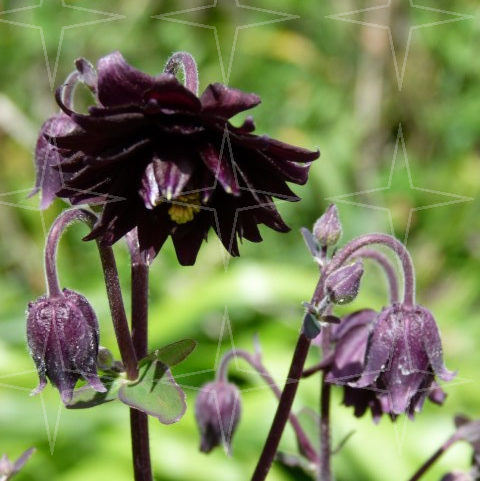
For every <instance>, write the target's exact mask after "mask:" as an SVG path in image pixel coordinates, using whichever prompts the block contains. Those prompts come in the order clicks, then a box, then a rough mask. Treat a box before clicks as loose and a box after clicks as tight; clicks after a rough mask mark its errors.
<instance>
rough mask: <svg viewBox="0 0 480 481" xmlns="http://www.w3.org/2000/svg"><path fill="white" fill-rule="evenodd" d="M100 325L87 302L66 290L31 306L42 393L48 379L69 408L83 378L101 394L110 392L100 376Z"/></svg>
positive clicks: (30, 336) (32, 337)
mask: <svg viewBox="0 0 480 481" xmlns="http://www.w3.org/2000/svg"><path fill="white" fill-rule="evenodd" d="M98 336H99V330H98V322H97V317H96V316H95V312H94V311H93V309H92V307H91V306H90V304H89V303H88V301H87V299H86V298H85V297H83V296H82V295H80V294H77V293H76V292H73V291H71V290H69V289H64V290H63V293H62V295H61V296H54V297H49V296H42V297H39V298H38V299H37V300H36V301H35V302H31V303H30V304H29V306H28V317H27V340H28V346H29V348H30V354H31V356H32V358H33V360H34V362H35V364H36V366H37V370H38V375H39V377H40V384H39V385H38V387H37V388H36V389H35V390H34V391H33V393H32V394H38V393H39V392H41V391H42V390H43V389H44V387H45V385H46V384H47V378H48V379H50V381H51V382H52V384H53V385H54V386H56V387H57V388H58V390H59V391H60V394H61V396H62V400H63V402H64V403H65V404H68V403H69V402H70V400H71V398H72V393H73V388H74V387H75V384H76V383H77V381H78V380H79V379H80V377H83V378H84V379H85V380H86V381H87V382H88V384H89V385H90V386H91V387H92V388H93V389H95V390H96V391H98V392H105V391H106V389H105V387H104V386H103V384H102V383H101V381H100V379H99V378H98V375H97V355H98Z"/></svg>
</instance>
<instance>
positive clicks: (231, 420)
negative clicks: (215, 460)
mask: <svg viewBox="0 0 480 481" xmlns="http://www.w3.org/2000/svg"><path fill="white" fill-rule="evenodd" d="M240 413H241V403H240V392H239V391H238V389H237V387H236V386H235V385H234V384H231V383H228V382H225V381H214V382H210V383H208V384H205V386H203V387H202V389H201V390H200V392H199V394H198V397H197V400H196V403H195V417H196V419H197V424H198V427H199V429H200V436H201V442H200V451H202V452H204V453H209V452H210V451H211V450H212V449H213V448H214V447H216V446H220V445H221V444H222V443H223V444H225V446H226V448H227V450H228V452H230V448H231V442H232V437H233V434H234V432H235V428H236V427H237V424H238V421H239V420H240Z"/></svg>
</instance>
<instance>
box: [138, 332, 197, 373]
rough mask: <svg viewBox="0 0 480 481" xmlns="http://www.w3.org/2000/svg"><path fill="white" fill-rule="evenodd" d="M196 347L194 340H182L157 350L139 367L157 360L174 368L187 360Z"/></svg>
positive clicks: (143, 360) (144, 359) (141, 362)
mask: <svg viewBox="0 0 480 481" xmlns="http://www.w3.org/2000/svg"><path fill="white" fill-rule="evenodd" d="M196 346H197V343H196V341H194V340H193V339H182V340H181V341H177V342H174V343H172V344H168V345H167V346H164V347H161V348H160V349H156V350H155V351H154V352H152V353H151V354H149V355H148V356H147V357H145V358H143V359H142V360H141V361H140V363H139V365H140V366H141V365H142V364H145V363H149V362H151V361H155V360H157V361H160V362H162V363H163V364H166V365H167V366H170V367H172V366H175V365H177V364H179V363H180V362H182V361H183V360H185V359H186V358H187V357H188V356H189V355H190V354H191V353H192V351H193V350H194V349H195V347H196Z"/></svg>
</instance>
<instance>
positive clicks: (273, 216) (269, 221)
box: [252, 202, 290, 232]
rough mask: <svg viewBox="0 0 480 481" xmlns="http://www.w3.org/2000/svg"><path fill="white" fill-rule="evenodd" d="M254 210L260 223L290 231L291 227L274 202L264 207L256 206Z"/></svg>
mask: <svg viewBox="0 0 480 481" xmlns="http://www.w3.org/2000/svg"><path fill="white" fill-rule="evenodd" d="M252 211H253V215H254V217H255V219H256V220H257V221H258V223H259V224H265V225H266V226H267V227H270V229H273V230H276V231H277V232H290V227H288V225H287V224H285V222H284V221H283V219H282V217H281V216H280V214H279V213H278V211H277V209H276V208H275V205H274V204H273V202H272V203H271V204H268V205H264V206H262V207H254V208H253V209H252Z"/></svg>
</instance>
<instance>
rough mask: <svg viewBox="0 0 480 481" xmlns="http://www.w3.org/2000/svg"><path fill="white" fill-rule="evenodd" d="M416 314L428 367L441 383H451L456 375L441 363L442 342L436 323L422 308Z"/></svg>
mask: <svg viewBox="0 0 480 481" xmlns="http://www.w3.org/2000/svg"><path fill="white" fill-rule="evenodd" d="M418 314H419V316H420V317H421V319H422V325H423V333H422V339H423V345H424V348H425V351H426V353H427V356H428V359H429V361H430V365H431V366H432V369H433V371H434V372H435V374H436V375H437V376H438V377H439V378H440V379H442V381H451V380H452V379H453V378H454V377H455V376H456V373H455V372H452V371H449V370H448V369H447V368H446V367H445V364H444V363H443V349H442V341H441V339H440V333H439V332H438V327H437V323H436V322H435V319H434V318H433V316H432V314H431V313H430V312H429V311H427V309H424V308H423V307H420V308H419V313H418Z"/></svg>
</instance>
